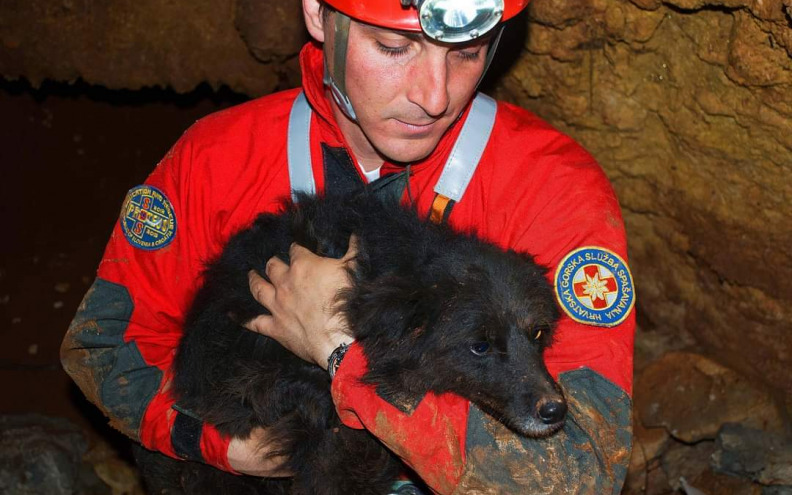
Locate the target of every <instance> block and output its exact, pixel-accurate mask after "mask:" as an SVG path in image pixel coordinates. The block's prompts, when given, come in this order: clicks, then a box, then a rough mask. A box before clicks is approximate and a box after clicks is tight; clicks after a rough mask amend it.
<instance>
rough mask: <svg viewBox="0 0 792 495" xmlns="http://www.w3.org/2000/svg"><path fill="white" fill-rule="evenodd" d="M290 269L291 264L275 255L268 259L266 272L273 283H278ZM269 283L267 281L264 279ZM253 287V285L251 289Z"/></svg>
mask: <svg viewBox="0 0 792 495" xmlns="http://www.w3.org/2000/svg"><path fill="white" fill-rule="evenodd" d="M288 271H289V265H287V264H286V263H284V262H283V260H282V259H280V258H278V257H277V256H273V257H272V258H270V259H269V260H267V266H266V267H265V269H264V272H265V273H266V274H267V277H269V279H270V280H272V284H274V285H277V284H278V281H279V280H282V279H283V276H284V275H286V272H288ZM264 282H265V283H267V281H266V280H265V281H264ZM252 288H253V287H252V286H251V289H252Z"/></svg>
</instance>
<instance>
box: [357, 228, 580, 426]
mask: <svg viewBox="0 0 792 495" xmlns="http://www.w3.org/2000/svg"><path fill="white" fill-rule="evenodd" d="M545 273H546V271H545V269H543V268H542V267H540V266H538V265H537V264H535V263H534V262H533V260H532V258H530V257H529V256H523V255H519V254H516V253H514V252H503V251H501V250H499V249H498V248H496V247H493V246H490V245H485V244H483V243H479V242H475V241H473V243H472V247H471V245H466V246H465V248H464V249H461V250H460V249H451V250H445V251H443V252H442V254H439V255H438V256H437V257H435V258H432V259H431V260H430V261H428V262H423V263H421V264H420V265H416V266H413V267H411V268H410V269H407V270H402V271H401V272H399V271H398V270H397V271H396V272H391V273H388V274H386V275H383V276H380V277H377V278H375V279H373V280H371V281H361V283H360V285H359V286H358V288H357V289H356V290H357V295H356V296H357V297H355V300H356V306H357V307H356V308H352V307H350V308H348V309H349V312H350V318H351V320H350V321H351V322H352V323H353V326H354V327H355V329H356V331H358V332H359V334H358V338H359V340H360V341H361V344H362V345H363V348H364V351H365V353H366V354H367V356H368V358H369V361H370V372H369V374H368V375H367V377H366V380H367V381H369V382H371V383H376V384H378V386H379V390H381V391H383V392H384V394H385V395H389V396H391V397H421V396H422V395H423V394H424V393H426V392H428V391H432V392H436V393H442V392H453V393H456V394H458V395H461V396H463V397H465V398H467V399H468V400H470V401H471V402H473V403H475V404H477V405H478V406H480V407H481V408H482V409H483V410H485V411H487V412H488V413H489V414H491V415H492V416H493V417H495V418H496V419H498V420H500V421H501V422H503V423H504V424H505V425H507V426H508V427H510V428H511V429H513V430H515V431H516V432H518V433H520V434H522V435H525V436H530V437H542V436H547V435H550V434H552V433H554V432H556V431H558V430H559V429H560V428H561V427H562V426H563V422H564V417H565V415H566V410H567V407H566V402H565V400H564V396H563V394H562V392H561V390H560V388H559V387H558V385H557V384H556V383H555V381H554V380H553V378H552V377H551V376H550V374H549V373H548V371H547V369H546V367H545V365H544V361H543V359H542V353H543V350H544V349H545V347H547V346H548V345H549V344H550V343H551V341H552V332H553V329H554V327H555V324H556V321H557V319H558V309H557V306H556V303H555V300H554V296H553V292H552V288H551V287H550V285H549V283H548V282H547V280H546V278H545Z"/></svg>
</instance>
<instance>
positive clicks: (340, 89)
mask: <svg viewBox="0 0 792 495" xmlns="http://www.w3.org/2000/svg"><path fill="white" fill-rule="evenodd" d="M334 17H335V22H334V36H333V40H334V41H333V73H332V74H331V73H330V69H329V68H328V67H327V58H325V63H324V78H323V82H324V84H325V85H326V86H327V87H328V88H330V94H332V95H333V100H334V101H335V102H336V105H338V108H340V109H341V111H342V112H344V115H346V116H347V117H348V118H349V119H350V120H351V121H353V122H357V115H356V114H355V109H354V108H353V107H352V102H351V101H349V97H348V96H347V94H346V55H347V47H348V45H349V25H350V24H351V19H350V18H349V17H348V16H346V15H345V14H342V13H341V12H338V11H336V12H335V13H334ZM495 31H496V32H495V33H494V34H493V35H492V38H491V39H490V43H489V48H488V49H487V59H486V60H485V61H484V70H483V71H482V72H481V77H479V80H478V81H477V82H476V88H478V87H479V85H480V84H481V81H482V80H483V79H484V75H485V74H486V73H487V70H488V69H489V66H490V64H491V63H492V58H493V57H494V56H495V50H496V49H497V48H498V43H499V42H500V39H501V35H502V34H503V26H498V27H496V28H495Z"/></svg>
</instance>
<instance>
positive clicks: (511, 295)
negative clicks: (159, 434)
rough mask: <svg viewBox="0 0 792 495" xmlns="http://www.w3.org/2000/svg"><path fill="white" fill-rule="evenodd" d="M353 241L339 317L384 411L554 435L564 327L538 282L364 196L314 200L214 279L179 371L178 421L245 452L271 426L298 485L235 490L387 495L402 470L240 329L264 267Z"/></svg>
mask: <svg viewBox="0 0 792 495" xmlns="http://www.w3.org/2000/svg"><path fill="white" fill-rule="evenodd" d="M351 234H355V235H356V236H357V238H358V240H359V243H358V255H357V258H356V263H355V264H354V268H352V269H351V270H350V271H351V278H352V287H351V288H350V289H349V290H347V291H344V292H343V293H341V294H340V295H339V308H340V310H341V311H343V312H344V313H346V317H347V318H348V321H349V325H350V328H351V330H352V332H353V334H354V337H355V339H356V340H357V341H358V342H359V344H360V345H361V346H362V349H363V351H364V353H365V355H366V357H367V358H368V361H369V363H370V370H369V372H368V374H367V375H366V376H365V380H366V381H367V382H369V383H373V384H376V385H377V387H378V388H377V391H378V393H379V394H380V395H381V396H382V397H384V398H386V399H388V400H391V401H392V402H393V401H394V400H395V401H396V402H398V403H400V404H403V403H404V402H405V401H407V402H412V403H417V402H418V401H420V398H421V397H422V396H423V395H424V394H426V393H427V392H428V391H432V392H436V393H442V392H453V393H455V394H458V395H460V396H463V397H465V398H467V399H468V400H470V401H472V402H473V403H475V404H477V405H478V406H479V407H481V408H482V409H483V410H485V411H487V412H488V413H490V414H491V415H493V416H494V417H495V418H497V419H498V420H500V421H502V422H503V423H504V424H506V425H507V426H509V427H510V428H511V429H513V430H514V431H516V432H517V433H519V434H521V435H525V436H529V437H541V436H546V435H549V434H551V433H553V432H555V431H557V430H558V429H559V428H561V426H562V424H563V418H564V415H565V413H566V403H565V402H564V398H563V396H562V394H561V392H560V390H559V388H558V386H557V385H556V384H555V382H554V381H553V379H552V378H551V377H550V375H549V374H548V372H547V370H546V368H545V366H544V364H543V361H542V350H543V349H544V348H545V347H546V346H547V345H548V344H549V342H550V340H551V333H552V329H553V327H554V325H555V322H556V320H557V318H558V313H557V309H556V304H555V301H554V298H553V294H552V289H551V287H550V286H549V284H548V282H547V281H546V279H545V269H543V268H541V267H539V266H538V265H537V264H535V263H534V261H533V259H532V258H531V257H530V256H529V255H526V254H518V253H515V252H512V251H509V252H504V251H503V250H501V249H499V248H497V247H495V246H492V245H490V244H487V243H484V242H482V241H480V240H478V239H476V238H475V237H473V236H472V235H465V234H460V233H455V232H453V231H452V230H451V229H450V228H449V227H447V226H444V225H434V224H430V223H427V222H425V221H421V220H420V219H419V218H418V217H417V216H416V214H415V213H414V212H412V211H409V210H407V209H404V208H389V207H386V206H385V205H383V204H381V203H380V202H379V201H378V200H377V199H375V198H374V197H373V196H372V195H371V194H370V193H367V192H364V193H359V194H353V195H346V196H343V197H328V198H324V199H317V198H312V197H307V196H305V197H301V198H300V202H299V204H298V205H297V206H288V207H287V208H286V211H285V212H284V213H283V214H281V215H261V216H260V217H259V218H258V219H257V220H256V221H255V223H254V224H253V226H252V227H251V228H249V229H247V230H244V231H242V232H240V233H239V234H237V235H236V236H234V237H233V238H232V239H231V240H230V241H229V243H228V245H227V247H226V248H225V250H224V251H223V253H222V255H221V256H220V258H219V259H217V260H216V261H214V262H213V263H212V264H210V265H209V267H208V269H207V270H206V272H205V279H204V285H203V287H202V288H201V289H200V291H199V292H198V294H197V295H196V298H195V301H194V303H193V306H192V310H191V312H190V313H189V315H188V318H187V323H186V326H185V332H186V333H185V335H184V338H183V339H182V342H181V344H180V347H179V349H178V353H177V356H176V361H175V378H174V382H173V389H174V391H175V394H176V397H177V399H178V404H179V406H180V407H181V408H183V409H184V410H186V411H190V412H191V413H192V414H195V415H196V416H197V417H200V418H201V419H203V420H204V421H208V422H210V423H212V424H214V425H216V426H217V428H218V429H219V430H220V431H221V432H222V433H226V434H229V435H234V436H238V437H245V436H247V435H248V434H249V433H250V431H251V429H252V428H254V427H257V426H266V427H269V428H270V432H271V434H272V438H271V441H272V442H273V444H274V445H276V446H277V453H278V454H285V455H286V457H287V458H288V459H289V461H288V466H287V467H288V469H289V470H290V471H291V472H293V473H294V478H293V479H292V480H291V481H278V480H259V479H255V478H240V477H233V476H230V475H228V476H229V481H228V483H233V484H234V486H235V488H233V490H234V491H236V492H237V493H241V492H240V491H238V490H240V488H239V487H238V486H236V485H239V484H240V483H245V482H246V481H248V482H250V485H249V487H250V490H251V491H250V493H256V492H258V493H279V492H281V491H285V492H291V493H304V494H356V495H357V494H367V493H371V494H376V495H382V494H385V493H387V491H388V488H389V486H390V485H391V483H392V482H393V480H394V479H395V478H396V476H397V473H398V471H399V469H400V463H399V462H398V460H397V459H395V458H394V457H393V455H392V454H390V453H389V452H387V451H386V450H385V449H384V447H382V446H381V444H380V443H379V442H377V441H376V440H375V439H374V437H372V436H371V435H370V434H369V433H367V432H365V431H359V430H353V429H349V428H346V427H344V426H342V425H341V423H340V421H339V419H338V417H337V415H336V412H335V408H334V406H333V401H332V399H331V396H330V391H329V389H330V379H329V377H328V375H327V373H326V372H325V371H324V370H322V369H320V368H318V367H317V366H315V365H310V364H308V363H306V362H304V361H302V360H301V359H299V358H297V357H295V356H294V355H292V354H291V353H289V352H288V351H286V350H285V349H284V348H282V347H281V346H280V345H279V344H278V343H277V342H275V341H273V340H271V339H268V338H266V337H263V336H260V335H257V334H254V333H252V332H250V331H248V330H245V329H244V328H242V327H241V326H240V323H243V322H246V321H248V320H250V319H252V318H254V317H255V316H258V315H260V314H264V313H266V310H265V309H264V308H263V307H262V306H260V305H259V304H258V303H257V302H256V301H255V300H254V299H253V297H252V296H251V294H250V290H249V288H248V280H247V273H248V271H249V270H251V269H255V270H257V271H258V272H259V273H262V274H263V273H264V266H265V264H266V261H267V260H268V259H269V258H270V257H272V256H274V255H278V256H280V257H282V258H284V259H287V258H288V255H287V253H288V249H289V245H290V244H291V243H292V242H293V241H295V242H297V243H299V244H301V245H303V246H305V247H307V248H309V249H311V250H312V251H314V252H316V253H318V254H321V255H323V256H331V257H336V258H340V257H341V256H343V255H344V253H346V250H347V248H348V243H349V238H350V235H351ZM184 464H185V463H182V466H183V467H184V468H187V466H184ZM199 467H202V466H199V465H195V464H193V465H192V466H190V467H189V469H193V470H194V469H199ZM177 469H179V468H177ZM205 469H207V470H209V471H215V470H213V469H211V468H205ZM154 476H155V477H159V478H160V479H159V483H161V482H163V481H164V480H163V479H162V477H163V476H167V475H165V474H162V473H160V474H156V475H154ZM177 476H179V477H180V478H181V483H182V485H184V484H185V483H186V480H188V479H192V480H193V481H192V482H191V483H190V485H191V486H192V488H188V490H189V491H195V490H199V489H200V490H205V491H206V492H207V493H222V491H223V490H222V489H221V486H218V485H222V486H226V488H227V489H229V490H230V489H231V488H230V487H231V486H232V485H230V484H226V483H225V482H223V481H222V473H219V472H214V473H206V474H205V476H210V477H214V478H213V479H212V481H207V479H208V478H206V477H204V475H200V474H195V473H193V474H189V475H187V474H185V471H184V470H183V469H182V470H181V471H180V473H178V474H177ZM230 478H234V479H233V480H230ZM154 481H155V483H154V484H156V480H154ZM211 484H214V486H211Z"/></svg>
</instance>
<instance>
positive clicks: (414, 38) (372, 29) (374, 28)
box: [361, 23, 423, 41]
mask: <svg viewBox="0 0 792 495" xmlns="http://www.w3.org/2000/svg"><path fill="white" fill-rule="evenodd" d="M361 25H362V26H363V27H364V28H365V29H366V30H367V31H370V32H374V33H393V34H397V35H399V36H404V37H405V38H407V39H409V40H411V41H421V39H423V34H422V33H414V32H412V31H401V30H399V29H386V28H381V27H379V26H372V25H371V24H363V23H361Z"/></svg>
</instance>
